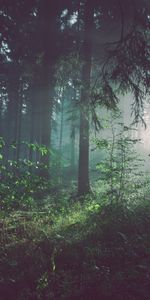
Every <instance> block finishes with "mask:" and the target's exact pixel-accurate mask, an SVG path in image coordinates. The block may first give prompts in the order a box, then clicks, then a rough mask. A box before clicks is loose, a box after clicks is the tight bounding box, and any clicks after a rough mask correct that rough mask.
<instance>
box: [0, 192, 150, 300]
mask: <svg viewBox="0 0 150 300" xmlns="http://www.w3.org/2000/svg"><path fill="white" fill-rule="evenodd" d="M63 197H64V195H63ZM61 200H62V199H61ZM61 200H60V201H61ZM62 202H63V201H62ZM52 211H53V212H54V214H53V213H52ZM149 215H150V205H149V202H146V201H145V202H143V203H141V205H134V210H133V207H132V209H130V208H126V209H125V208H124V207H122V205H120V206H118V205H115V204H113V205H112V206H109V205H108V206H104V205H103V206H101V205H100V204H99V203H98V201H97V200H96V199H94V197H91V196H89V197H87V199H86V200H85V201H84V203H83V204H80V203H74V204H73V205H72V207H71V206H70V205H68V208H67V207H66V208H65V210H62V211H61V212H60V211H59V215H58V210H57V206H56V207H55V209H54V210H53V209H51V210H50V211H49V212H48V210H47V211H45V212H44V213H41V212H31V213H27V212H24V213H23V212H18V213H11V214H10V215H9V216H6V215H5V216H2V217H1V225H2V226H1V229H0V239H1V247H0V251H1V261H0V264H1V271H2V273H1V277H0V294H1V296H3V299H9V298H10V293H9V291H10V288H11V299H15V300H21V299H28V300H31V299H37V300H38V299H41V300H42V299H45V300H46V299H47V300H48V299H54V300H57V299H68V300H72V299H75V300H77V299H89V300H90V299H95V300H98V299H105V300H113V299H118V300H120V299H122V300H126V299H129V300H135V299H136V300H141V299H142V300H148V299H149V292H150V290H149V275H150V274H149V251H150V239H149V226H150V218H149ZM20 286H21V288H20Z"/></svg>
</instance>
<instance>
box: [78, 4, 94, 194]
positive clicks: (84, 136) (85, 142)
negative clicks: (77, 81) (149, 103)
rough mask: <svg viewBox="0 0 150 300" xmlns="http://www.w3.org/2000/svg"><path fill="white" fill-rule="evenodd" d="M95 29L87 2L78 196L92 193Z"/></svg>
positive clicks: (90, 7)
mask: <svg viewBox="0 0 150 300" xmlns="http://www.w3.org/2000/svg"><path fill="white" fill-rule="evenodd" d="M92 28H93V9H92V6H91V4H90V3H89V1H86V4H85V11H84V41H83V67H82V89H81V104H80V139H79V171H78V195H84V194H86V193H88V192H89V191H90V183H89V104H90V103H89V102H90V99H89V97H90V75H91V62H92V41H91V30H92Z"/></svg>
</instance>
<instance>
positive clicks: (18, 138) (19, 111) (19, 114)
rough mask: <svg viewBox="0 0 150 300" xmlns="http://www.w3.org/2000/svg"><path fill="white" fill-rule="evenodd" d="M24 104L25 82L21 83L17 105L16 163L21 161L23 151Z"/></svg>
mask: <svg viewBox="0 0 150 300" xmlns="http://www.w3.org/2000/svg"><path fill="white" fill-rule="evenodd" d="M22 104H23V82H22V80H21V82H20V89H19V97H18V103H16V106H17V110H16V123H15V134H16V137H15V141H16V161H19V158H20V154H21V153H20V151H21V130H22Z"/></svg>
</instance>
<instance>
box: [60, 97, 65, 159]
mask: <svg viewBox="0 0 150 300" xmlns="http://www.w3.org/2000/svg"><path fill="white" fill-rule="evenodd" d="M64 94H65V93H64V91H63V93H62V100H61V101H62V102H61V120H60V137H59V153H60V155H61V154H62V140H63V125H64V102H65V95H64Z"/></svg>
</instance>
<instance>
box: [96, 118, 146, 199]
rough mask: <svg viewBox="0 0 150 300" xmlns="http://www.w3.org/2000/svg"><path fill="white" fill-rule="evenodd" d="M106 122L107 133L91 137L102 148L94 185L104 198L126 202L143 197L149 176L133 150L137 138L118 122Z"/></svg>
mask: <svg viewBox="0 0 150 300" xmlns="http://www.w3.org/2000/svg"><path fill="white" fill-rule="evenodd" d="M113 119H114V118H113ZM110 126H111V130H112V133H111V137H109V138H108V139H95V144H96V147H97V148H98V149H99V150H100V151H104V152H105V159H103V160H102V161H100V162H99V163H97V166H96V169H97V170H98V172H99V174H100V175H99V180H98V185H99V186H100V191H101V192H102V193H103V196H104V198H105V199H106V202H108V203H113V202H115V203H116V202H117V203H119V202H121V203H124V204H125V205H127V203H128V204H129V203H130V202H131V203H133V202H134V201H135V202H137V201H140V200H141V199H143V197H145V192H146V186H148V184H149V179H148V177H147V178H146V176H145V175H144V169H143V162H144V160H143V159H141V158H140V157H139V154H138V153H137V151H136V145H137V143H138V142H139V140H138V139H136V138H134V137H133V138H132V133H133V132H134V131H135V130H134V129H132V127H131V128H130V127H127V126H124V124H123V123H121V122H120V123H118V125H117V126H115V125H114V123H113V122H112V121H111V122H110ZM143 186H144V188H143ZM102 187H103V191H102Z"/></svg>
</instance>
